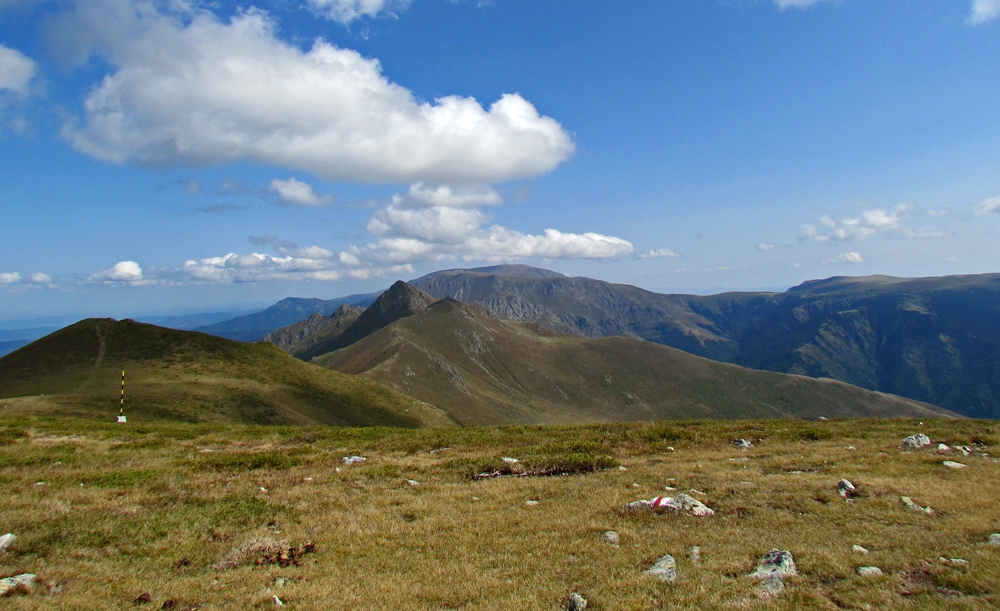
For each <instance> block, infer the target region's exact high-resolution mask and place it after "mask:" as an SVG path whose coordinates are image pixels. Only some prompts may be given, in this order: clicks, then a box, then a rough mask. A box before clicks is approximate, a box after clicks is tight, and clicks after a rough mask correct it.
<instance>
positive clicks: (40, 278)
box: [28, 272, 52, 284]
mask: <svg viewBox="0 0 1000 611" xmlns="http://www.w3.org/2000/svg"><path fill="white" fill-rule="evenodd" d="M28 280H30V281H31V282H34V283H35V284H52V277H51V276H49V275H48V274H43V273H42V272H35V273H34V274H31V275H30V276H28Z"/></svg>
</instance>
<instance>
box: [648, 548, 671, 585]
mask: <svg viewBox="0 0 1000 611" xmlns="http://www.w3.org/2000/svg"><path fill="white" fill-rule="evenodd" d="M646 574H647V575H652V576H653V577H656V578H657V579H659V580H660V581H666V582H671V581H674V580H675V579H677V561H676V560H674V557H673V556H671V555H670V554H667V555H666V556H664V557H662V558H660V559H659V560H657V561H656V564H654V565H653V566H651V567H650V568H648V569H646Z"/></svg>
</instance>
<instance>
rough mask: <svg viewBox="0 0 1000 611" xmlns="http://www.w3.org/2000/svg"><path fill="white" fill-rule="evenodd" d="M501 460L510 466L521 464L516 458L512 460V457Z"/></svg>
mask: <svg viewBox="0 0 1000 611" xmlns="http://www.w3.org/2000/svg"><path fill="white" fill-rule="evenodd" d="M500 460H502V461H504V462H505V463H507V464H508V465H516V464H517V463H519V462H521V461H519V460H518V459H516V458H511V457H510V456H504V457H502V458H500Z"/></svg>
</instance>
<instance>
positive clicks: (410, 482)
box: [406, 479, 420, 487]
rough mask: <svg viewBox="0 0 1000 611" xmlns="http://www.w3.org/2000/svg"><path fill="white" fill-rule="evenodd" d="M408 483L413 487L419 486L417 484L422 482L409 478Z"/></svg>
mask: <svg viewBox="0 0 1000 611" xmlns="http://www.w3.org/2000/svg"><path fill="white" fill-rule="evenodd" d="M406 483H407V485H409V486H413V487H417V486H419V485H420V482H418V481H417V480H415V479H408V480H406Z"/></svg>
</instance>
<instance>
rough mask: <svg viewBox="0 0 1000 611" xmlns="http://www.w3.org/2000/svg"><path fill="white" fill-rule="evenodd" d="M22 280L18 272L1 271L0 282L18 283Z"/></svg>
mask: <svg viewBox="0 0 1000 611" xmlns="http://www.w3.org/2000/svg"><path fill="white" fill-rule="evenodd" d="M20 281H21V274H19V273H18V272H0V284H16V283H18V282H20Z"/></svg>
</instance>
